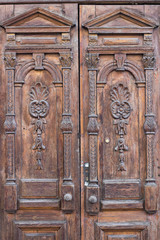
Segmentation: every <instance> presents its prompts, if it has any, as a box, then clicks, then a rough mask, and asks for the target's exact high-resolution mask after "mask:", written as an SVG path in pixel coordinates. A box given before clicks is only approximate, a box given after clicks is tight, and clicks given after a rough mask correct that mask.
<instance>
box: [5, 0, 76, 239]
mask: <svg viewBox="0 0 160 240" xmlns="http://www.w3.org/2000/svg"><path fill="white" fill-rule="evenodd" d="M1 10H2V11H3V10H5V8H3V7H2V6H1ZM5 11H6V10H5ZM62 12H63V14H62ZM71 12H72V14H70V13H71ZM7 14H8V16H7ZM77 16H78V13H77V5H76V4H72V5H61V4H57V5H54V4H52V5H45V7H44V6H43V4H42V5H41V7H37V6H34V7H33V6H28V5H27V6H18V5H16V6H12V7H10V8H8V11H7V12H6V17H4V16H3V17H4V19H3V22H2V26H3V28H2V29H1V39H2V51H3V62H2V68H1V69H2V71H3V74H2V79H3V83H5V82H6V91H4V93H5V92H6V102H7V104H6V105H5V106H6V108H3V111H4V112H5V111H6V118H5V122H4V128H5V138H6V145H5V146H6V148H5V149H6V153H5V152H4V151H2V155H3V154H4V155H5V156H6V157H4V159H6V160H5V161H4V163H5V165H6V178H4V180H3V181H4V190H3V193H4V210H5V212H4V221H3V225H2V229H5V230H4V231H2V239H5V240H11V239H13V240H31V239H32V240H33V239H35V240H42V239H46V240H53V239H54V240H56V239H57V240H64V239H66V240H67V239H79V237H80V217H79V216H80V194H79V170H78V168H79V167H78V166H79V163H78V161H79V160H78V131H79V130H78V122H79V121H78V118H79V116H78V114H79V111H78V97H77V96H78V78H75V76H78V74H77V70H78V67H77V66H78V65H77V60H78V58H77V52H78V46H77V43H78V32H77V29H78V28H77V26H78V25H77V20H78V19H77ZM6 19H7V20H6ZM1 21H2V19H1ZM73 63H74V64H73ZM4 85H5V84H4ZM73 89H74V91H73ZM2 93H3V92H2ZM4 93H3V97H4ZM1 99H2V98H1ZM71 99H72V100H71ZM73 99H74V101H73ZM1 106H2V105H1ZM4 112H3V113H4ZM4 176H5V175H4ZM75 203H76V204H75ZM73 230H74V231H73Z"/></svg>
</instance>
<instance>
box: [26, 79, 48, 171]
mask: <svg viewBox="0 0 160 240" xmlns="http://www.w3.org/2000/svg"><path fill="white" fill-rule="evenodd" d="M29 95H30V104H29V113H30V115H31V116H32V117H33V118H35V119H34V120H33V122H32V123H33V124H34V125H35V133H36V134H37V137H36V139H35V144H34V145H33V147H32V149H33V150H37V152H36V159H37V169H39V170H40V169H43V167H42V164H41V160H42V150H44V149H45V146H44V144H43V140H42V133H43V132H44V124H45V123H46V120H45V117H46V116H47V114H48V112H49V103H48V102H47V100H48V95H49V91H48V89H47V87H46V86H44V85H42V83H41V82H37V83H36V84H35V85H34V86H32V87H31V89H30V93H29Z"/></svg>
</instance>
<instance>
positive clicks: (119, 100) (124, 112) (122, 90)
mask: <svg viewBox="0 0 160 240" xmlns="http://www.w3.org/2000/svg"><path fill="white" fill-rule="evenodd" d="M110 98H111V101H112V102H111V105H110V108H111V114H112V117H113V118H114V119H116V120H114V123H113V124H114V125H117V126H116V134H118V135H119V136H120V138H119V139H118V144H117V146H116V147H115V151H119V167H118V171H126V167H125V156H124V151H128V146H127V145H126V144H125V139H124V135H126V134H127V126H126V125H128V120H126V119H127V118H129V116H130V114H131V111H132V110H131V106H130V103H129V100H130V93H129V90H128V87H125V86H124V85H123V84H122V83H120V84H118V85H116V86H114V87H112V89H111V90H110Z"/></svg>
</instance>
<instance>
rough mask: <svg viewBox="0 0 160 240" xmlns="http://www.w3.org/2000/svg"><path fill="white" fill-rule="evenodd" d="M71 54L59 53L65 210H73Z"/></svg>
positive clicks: (63, 205)
mask: <svg viewBox="0 0 160 240" xmlns="http://www.w3.org/2000/svg"><path fill="white" fill-rule="evenodd" d="M72 60H73V56H72V53H71V52H65V53H60V63H61V65H62V71H63V114H62V122H61V130H62V133H63V140H64V175H63V184H62V187H61V197H62V210H64V211H66V212H70V211H73V210H74V208H75V203H74V198H75V197H74V184H73V182H72V174H71V158H72V157H71V139H72V129H73V123H72V120H71V116H72V114H71V103H70V102H71V99H70V86H71V63H72Z"/></svg>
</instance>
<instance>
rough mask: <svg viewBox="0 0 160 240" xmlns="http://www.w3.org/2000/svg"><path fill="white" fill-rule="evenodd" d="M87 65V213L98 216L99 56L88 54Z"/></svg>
mask: <svg viewBox="0 0 160 240" xmlns="http://www.w3.org/2000/svg"><path fill="white" fill-rule="evenodd" d="M86 63H87V65H88V71H89V116H88V118H89V121H88V127H87V131H88V135H89V165H90V167H89V183H88V186H86V211H87V212H88V213H89V214H93V215H94V214H97V213H98V212H99V208H100V206H99V204H100V201H99V199H100V189H99V185H98V170H97V168H98V163H97V148H98V146H97V144H98V132H99V126H98V122H97V109H96V108H97V106H96V79H97V77H96V74H97V70H98V63H99V55H98V54H97V53H96V54H94V53H93V54H92V53H87V54H86Z"/></svg>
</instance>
